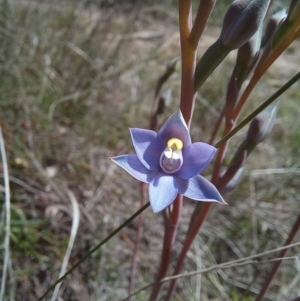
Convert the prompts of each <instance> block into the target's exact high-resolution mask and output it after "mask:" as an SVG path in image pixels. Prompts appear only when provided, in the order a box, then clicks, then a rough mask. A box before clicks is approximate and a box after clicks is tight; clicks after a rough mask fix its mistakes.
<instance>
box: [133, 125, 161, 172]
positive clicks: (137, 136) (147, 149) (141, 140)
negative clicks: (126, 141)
mask: <svg viewBox="0 0 300 301" xmlns="http://www.w3.org/2000/svg"><path fill="white" fill-rule="evenodd" d="M129 130H130V134H131V139H132V143H133V146H134V149H135V151H136V154H137V156H138V157H139V159H140V161H141V162H142V163H143V164H144V166H145V167H147V168H148V169H150V170H152V171H159V170H160V165H159V158H160V155H161V153H162V151H163V150H164V149H165V146H164V145H163V144H162V142H161V139H160V138H158V137H157V134H156V133H155V132H153V131H150V130H144V129H138V128H134V129H129Z"/></svg>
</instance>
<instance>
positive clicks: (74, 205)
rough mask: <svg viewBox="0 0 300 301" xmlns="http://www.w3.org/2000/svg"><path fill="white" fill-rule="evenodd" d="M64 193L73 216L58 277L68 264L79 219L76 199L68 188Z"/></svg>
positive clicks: (56, 296)
mask: <svg viewBox="0 0 300 301" xmlns="http://www.w3.org/2000/svg"><path fill="white" fill-rule="evenodd" d="M66 193H67V195H68V197H69V199H70V201H71V203H72V209H73V216H72V228H71V233H70V239H69V242H68V247H67V250H66V253H65V256H64V259H63V262H62V265H61V270H60V273H59V276H58V277H61V276H62V275H64V274H65V272H66V269H67V266H68V262H69V259H70V255H71V252H72V249H73V246H74V242H75V239H76V235H77V232H78V227H79V221H80V210H79V205H78V201H77V200H76V198H75V196H74V194H73V193H72V192H71V191H70V190H68V189H67V190H66ZM60 286H61V282H60V283H59V284H58V285H57V286H56V287H55V289H54V291H53V294H52V298H51V301H55V300H57V298H58V293H59V289H60Z"/></svg>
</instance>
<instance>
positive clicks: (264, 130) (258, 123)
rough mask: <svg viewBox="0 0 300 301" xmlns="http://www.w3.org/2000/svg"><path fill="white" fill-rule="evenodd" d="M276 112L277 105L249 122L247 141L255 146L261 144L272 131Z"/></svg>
mask: <svg viewBox="0 0 300 301" xmlns="http://www.w3.org/2000/svg"><path fill="white" fill-rule="evenodd" d="M277 111H278V103H275V104H273V105H272V106H270V107H268V108H267V109H265V110H264V111H262V112H261V113H260V114H259V115H257V116H256V117H255V118H254V119H253V120H252V122H251V124H250V126H249V129H248V134H247V139H248V140H249V141H250V142H251V143H252V144H253V145H257V144H258V143H260V142H262V141H263V140H264V139H265V138H266V137H267V136H268V135H269V134H270V133H271V131H272V129H273V126H274V123H275V119H276V115H277Z"/></svg>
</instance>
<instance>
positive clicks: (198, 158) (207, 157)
mask: <svg viewBox="0 0 300 301" xmlns="http://www.w3.org/2000/svg"><path fill="white" fill-rule="evenodd" d="M215 152H216V148H215V147H213V146H211V145H209V144H206V143H202V142H196V143H193V144H191V145H189V146H188V147H186V148H184V149H183V150H182V156H183V164H182V167H181V169H180V170H179V171H178V172H177V174H176V175H177V176H178V177H180V178H183V179H190V178H192V177H194V176H195V175H197V174H198V173H200V172H201V171H202V170H204V169H205V168H206V167H207V165H208V164H209V163H210V162H211V160H212V159H213V157H214V154H215Z"/></svg>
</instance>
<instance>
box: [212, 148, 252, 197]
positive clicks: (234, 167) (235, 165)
mask: <svg viewBox="0 0 300 301" xmlns="http://www.w3.org/2000/svg"><path fill="white" fill-rule="evenodd" d="M246 158H247V151H246V150H244V151H243V153H241V156H240V157H239V158H238V159H237V160H236V161H235V162H232V163H231V164H230V165H229V166H228V168H227V169H226V171H225V173H224V174H223V175H222V176H221V177H220V179H219V181H218V185H217V188H218V189H219V190H220V191H221V192H222V191H223V189H224V188H225V187H226V186H227V185H228V184H229V183H230V182H231V181H232V179H234V178H235V176H236V174H237V173H238V172H239V171H240V169H241V168H242V167H243V165H244V163H245V160H246Z"/></svg>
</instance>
